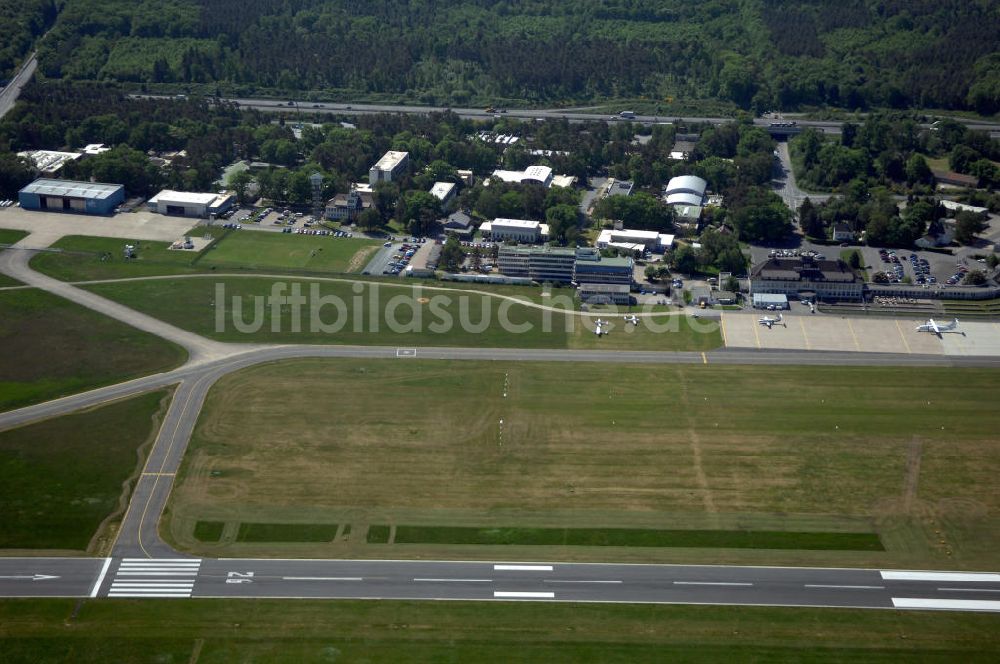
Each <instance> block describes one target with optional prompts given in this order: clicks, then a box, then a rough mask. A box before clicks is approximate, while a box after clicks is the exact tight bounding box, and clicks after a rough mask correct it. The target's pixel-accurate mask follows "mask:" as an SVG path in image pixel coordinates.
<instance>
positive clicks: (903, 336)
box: [896, 319, 913, 353]
mask: <svg viewBox="0 0 1000 664" xmlns="http://www.w3.org/2000/svg"><path fill="white" fill-rule="evenodd" d="M896 329H897V330H898V331H899V338H900V339H902V340H903V348H905V349H906V352H907V353H912V352H913V351H911V350H910V343H909V342H908V341H907V340H906V335H904V334H903V328H902V326H900V324H899V319H896Z"/></svg>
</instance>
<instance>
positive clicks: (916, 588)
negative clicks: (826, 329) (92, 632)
mask: <svg viewBox="0 0 1000 664" xmlns="http://www.w3.org/2000/svg"><path fill="white" fill-rule="evenodd" d="M22 242H23V241H22ZM27 253H28V252H27V251H23V250H22V251H13V252H12V251H5V252H2V253H0V272H3V273H6V274H8V275H9V276H12V277H14V278H16V279H19V280H21V281H23V282H25V283H28V284H31V285H33V286H36V287H39V288H42V289H45V290H49V291H51V292H53V293H55V294H57V295H60V296H61V297H65V298H67V299H70V300H73V301H76V302H78V303H79V304H82V305H83V306H87V307H90V308H92V309H95V310H97V311H100V312H101V313H104V314H105V315H108V316H111V317H113V318H116V319H118V320H121V321H122V322H125V323H128V324H131V325H134V326H136V327H139V328H140V329H145V330H148V331H150V332H152V333H153V334H159V335H161V336H163V337H164V338H167V339H171V340H173V341H175V342H177V343H180V344H181V345H183V346H185V348H187V349H188V352H189V353H190V354H191V359H190V360H189V361H188V362H187V363H186V364H185V365H184V366H182V367H181V368H179V369H176V370H174V371H170V372H165V373H161V374H156V375H153V376H147V377H144V378H139V379H136V380H132V381H129V382H126V383H122V384H119V385H113V386H110V387H105V388H101V389H97V390H92V391H90V392H86V393H83V394H78V395H73V396H69V397H64V398H62V399H57V400H54V401H51V402H48V403H44V404H39V405H36V406H30V407H27V408H22V409H19V410H16V411H11V412H8V413H2V414H0V430H2V429H5V428H9V427H13V426H19V425H22V424H25V423H28V422H32V421H36V420H38V419H42V418H46V417H53V416H56V415H60V414H64V413H68V412H72V411H74V410H78V409H80V408H83V407H87V406H93V405H97V404H100V403H104V402H106V401H109V400H112V399H118V398H122V397H125V396H130V395H134V394H138V393H141V392H144V391H149V390H152V389H157V388H160V387H164V386H167V385H176V386H177V387H176V392H175V394H174V398H173V399H172V401H171V404H170V407H169V409H168V411H167V414H166V416H165V418H164V422H163V424H162V425H161V428H160V431H159V434H158V435H157V439H156V441H155V442H154V444H153V448H152V450H151V451H150V454H149V457H148V459H147V463H146V465H145V467H144V468H143V471H142V473H141V475H140V478H139V480H138V482H137V483H136V487H135V489H134V491H133V494H132V497H131V500H130V502H129V507H128V510H127V512H126V514H125V517H124V519H123V522H122V526H121V528H120V534H119V536H118V539H117V540H116V542H115V545H114V548H113V552H112V557H110V558H0V596H9V597H25V596H66V597H174V598H189V597H196V598H197V597H233V598H241V597H244V598H246V597H282V598H298V597H301V598H367V599H428V600H432V599H434V600H441V599H455V600H459V599H461V600H484V601H495V600H524V601H570V602H574V601H575V602H628V603H644V602H663V603H699V604H744V605H772V606H850V607H863V608H892V607H896V608H920V609H942V610H975V611H1000V574H970V573H951V572H948V573H942V572H916V573H914V572H897V571H879V570H863V569H854V570H852V569H821V568H768V567H739V566H733V567H730V566H697V565H685V566H673V565H621V564H613V563H610V564H581V563H504V562H496V563H494V562H461V561H439V562H430V561H392V560H372V561H347V560H258V559H220V560H212V559H201V558H196V557H192V556H186V555H184V554H181V553H178V552H176V551H174V550H173V549H172V548H171V547H170V546H169V545H168V544H166V543H165V542H164V541H163V540H162V539H161V538H160V536H159V533H158V530H157V525H158V523H159V520H160V517H161V515H162V513H163V510H164V507H165V506H166V502H167V498H168V497H169V493H170V489H171V487H172V486H173V480H174V476H175V473H176V472H177V469H178V468H179V467H180V463H181V460H182V459H183V456H184V452H185V450H186V448H187V444H188V442H189V440H190V437H191V433H192V431H193V429H194V426H195V424H196V422H197V418H198V415H199V413H200V412H201V408H202V404H203V403H204V399H205V397H206V395H207V393H208V391H209V389H210V388H211V386H212V385H213V384H214V383H215V382H216V381H217V380H218V379H219V378H221V377H222V376H224V375H226V374H228V373H230V372H232V371H236V370H238V369H241V368H244V367H249V366H253V365H255V364H259V363H262V362H270V361H274V360H279V359H288V358H296V357H355V358H373V359H375V358H379V359H389V358H395V359H396V360H397V361H400V362H406V361H412V360H414V359H429V360H439V359H449V360H495V361H571V362H618V363H621V362H644V363H650V362H659V363H724V364H756V363H766V364H813V365H863V366H899V365H903V366H987V367H1000V358H992V357H988V358H976V357H942V356H915V355H907V354H871V353H815V352H808V351H737V350H720V351H712V352H709V353H667V352H628V351H573V350H525V349H497V348H394V347H393V348H387V347H361V346H263V345H256V346H255V345H239V344H225V343H220V342H212V341H209V340H207V339H204V338H202V337H199V336H197V335H193V334H192V333H190V332H186V331H184V330H179V329H178V328H174V327H172V326H169V325H167V324H165V323H162V322H161V321H157V320H156V319H152V318H150V317H148V316H145V315H144V314H140V313H138V312H135V311H133V310H131V309H128V308H126V307H124V306H121V305H119V304H117V303H114V302H110V301H108V300H105V299H103V298H100V297H99V296H96V295H94V294H93V293H89V292H87V291H83V290H81V289H79V288H76V287H75V286H73V285H71V284H66V283H63V282H57V281H55V280H52V279H49V278H47V277H43V275H40V274H38V273H36V272H34V271H33V270H31V269H30V267H28V262H27V258H26V255H27Z"/></svg>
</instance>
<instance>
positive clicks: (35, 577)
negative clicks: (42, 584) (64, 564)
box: [0, 574, 59, 581]
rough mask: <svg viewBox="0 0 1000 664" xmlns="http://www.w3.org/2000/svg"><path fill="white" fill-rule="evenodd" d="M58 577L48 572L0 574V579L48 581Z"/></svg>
mask: <svg viewBox="0 0 1000 664" xmlns="http://www.w3.org/2000/svg"><path fill="white" fill-rule="evenodd" d="M58 578H59V577H58V576H52V575H50V574H32V575H31V576H0V579H27V580H31V581H48V580H49V579H58Z"/></svg>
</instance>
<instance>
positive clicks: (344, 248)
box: [199, 231, 382, 273]
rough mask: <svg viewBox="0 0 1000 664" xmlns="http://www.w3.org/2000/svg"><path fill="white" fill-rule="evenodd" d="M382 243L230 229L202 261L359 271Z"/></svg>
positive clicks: (249, 266)
mask: <svg viewBox="0 0 1000 664" xmlns="http://www.w3.org/2000/svg"><path fill="white" fill-rule="evenodd" d="M381 246H382V243H381V242H379V241H377V240H363V239H355V238H336V237H330V236H318V235H296V234H285V233H264V232H253V231H244V232H237V233H230V234H229V235H228V236H226V238H225V239H224V240H222V241H221V242H219V243H218V244H217V245H216V246H214V247H212V248H210V249H209V250H208V251H206V252H205V254H204V256H203V257H202V258H201V260H200V261H199V263H200V264H201V266H202V267H203V268H204V267H212V266H214V267H215V268H216V269H218V270H222V269H224V268H240V269H246V270H270V271H272V272H273V271H277V270H292V271H296V270H301V271H306V272H340V273H342V272H360V271H361V270H363V269H364V267H365V265H366V264H367V263H368V259H370V258H371V255H372V254H373V253H374V251H375V250H376V249H378V248H380V247H381Z"/></svg>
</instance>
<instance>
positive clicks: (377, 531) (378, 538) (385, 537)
mask: <svg viewBox="0 0 1000 664" xmlns="http://www.w3.org/2000/svg"><path fill="white" fill-rule="evenodd" d="M390 534H392V529H391V528H390V527H389V526H383V525H374V526H368V535H367V536H366V538H365V541H367V542H368V543H369V544H388V543H389V535H390Z"/></svg>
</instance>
